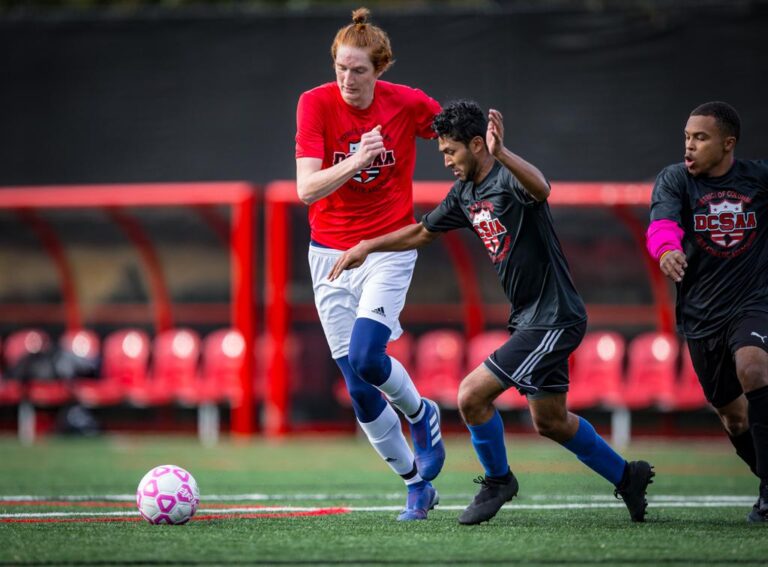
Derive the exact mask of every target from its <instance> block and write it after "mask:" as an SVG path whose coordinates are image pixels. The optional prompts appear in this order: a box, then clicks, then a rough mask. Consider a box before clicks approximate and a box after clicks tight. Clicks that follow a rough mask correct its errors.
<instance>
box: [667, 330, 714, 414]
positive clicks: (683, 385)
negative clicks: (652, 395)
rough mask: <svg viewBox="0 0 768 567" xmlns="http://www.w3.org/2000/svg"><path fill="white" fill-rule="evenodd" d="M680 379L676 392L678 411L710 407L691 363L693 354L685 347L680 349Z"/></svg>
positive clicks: (675, 402) (676, 407)
mask: <svg viewBox="0 0 768 567" xmlns="http://www.w3.org/2000/svg"><path fill="white" fill-rule="evenodd" d="M680 350H681V351H682V353H681V357H680V358H681V361H680V377H679V379H678V382H677V388H676V390H675V400H674V404H675V405H674V407H675V409H677V410H695V409H701V408H705V407H708V406H709V402H707V398H705V397H704V390H702V388H701V384H700V383H699V378H698V377H697V376H696V371H695V370H694V369H693V363H692V362H691V353H690V352H688V347H687V346H685V345H683V347H682V348H681V349H680Z"/></svg>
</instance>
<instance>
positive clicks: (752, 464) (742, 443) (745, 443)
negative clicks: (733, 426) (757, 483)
mask: <svg viewBox="0 0 768 567" xmlns="http://www.w3.org/2000/svg"><path fill="white" fill-rule="evenodd" d="M728 439H730V440H731V443H732V444H733V446H734V447H735V448H736V454H737V455H738V456H739V458H741V460H742V461H744V462H745V463H747V465H748V466H749V470H751V471H752V473H753V474H754V475H755V476H757V457H756V456H755V441H754V439H753V438H752V431H751V430H749V429H747V430H746V431H745V432H744V433H741V434H739V435H729V436H728Z"/></svg>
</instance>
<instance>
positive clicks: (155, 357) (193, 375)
mask: <svg viewBox="0 0 768 567" xmlns="http://www.w3.org/2000/svg"><path fill="white" fill-rule="evenodd" d="M199 359H200V337H199V335H198V334H197V332H195V331H193V330H191V329H169V330H167V331H163V332H161V333H160V334H159V335H157V336H156V337H155V339H154V341H153V342H152V366H151V369H150V372H149V375H148V377H147V380H146V381H145V382H144V383H142V384H139V385H137V386H134V387H133V388H131V390H130V391H129V394H128V396H129V398H130V401H131V403H132V404H133V405H135V406H139V407H146V406H161V405H167V404H170V403H171V402H173V401H174V400H175V399H176V396H177V392H179V391H181V390H182V389H184V388H185V387H189V386H190V385H192V384H193V383H194V382H195V381H196V380H197V371H198V367H197V365H198V362H199Z"/></svg>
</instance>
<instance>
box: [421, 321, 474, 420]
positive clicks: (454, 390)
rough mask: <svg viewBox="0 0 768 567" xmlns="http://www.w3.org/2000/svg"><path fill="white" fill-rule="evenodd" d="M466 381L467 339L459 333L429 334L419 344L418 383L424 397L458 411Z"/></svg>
mask: <svg viewBox="0 0 768 567" xmlns="http://www.w3.org/2000/svg"><path fill="white" fill-rule="evenodd" d="M463 377H464V336H463V335H462V334H461V333H459V332H458V331H453V330H449V329H438V330H434V331H428V332H426V333H424V334H423V335H421V336H420V337H419V339H418V340H417V341H416V371H415V373H414V382H415V383H416V387H417V388H418V389H419V392H420V393H421V395H422V396H424V397H427V398H432V399H434V400H436V401H438V402H440V403H441V404H442V405H444V406H446V407H456V397H457V395H458V392H459V383H460V382H461V379H462V378H463Z"/></svg>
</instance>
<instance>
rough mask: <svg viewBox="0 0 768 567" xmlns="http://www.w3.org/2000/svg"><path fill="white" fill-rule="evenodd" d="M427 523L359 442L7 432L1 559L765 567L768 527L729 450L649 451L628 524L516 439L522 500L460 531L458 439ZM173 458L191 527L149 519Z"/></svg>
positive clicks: (587, 485)
mask: <svg viewBox="0 0 768 567" xmlns="http://www.w3.org/2000/svg"><path fill="white" fill-rule="evenodd" d="M447 450H448V459H447V461H446V466H445V469H444V471H443V473H442V474H441V475H440V477H438V479H437V480H436V482H435V486H436V487H437V488H438V490H439V492H440V505H439V506H438V508H437V509H435V510H434V511H432V512H431V513H430V516H429V519H428V520H427V521H425V522H410V523H399V522H396V521H395V520H394V519H395V517H396V516H397V513H398V511H399V510H400V509H401V508H402V506H403V504H404V501H405V497H404V489H403V486H402V484H401V483H400V482H399V481H398V479H396V478H395V477H394V476H393V475H392V474H391V473H390V472H388V469H387V468H386V467H385V465H384V464H383V463H382V462H381V461H380V460H379V459H378V457H376V456H375V455H374V454H373V451H372V449H371V448H370V447H369V446H368V444H367V443H366V442H365V441H363V440H361V439H356V438H352V437H339V438H333V437H330V438H329V437H313V438H300V439H290V440H286V441H283V442H265V441H255V442H251V443H237V442H229V443H222V444H220V445H219V446H217V447H214V448H209V449H204V448H201V447H200V446H199V445H198V444H197V442H196V440H194V439H192V438H178V437H155V436H153V437H149V436H146V437H125V436H110V437H103V438H100V439H90V440H89V439H55V438H50V439H44V440H42V441H41V442H40V443H39V444H37V445H35V446H34V447H30V448H23V447H20V446H19V445H18V444H17V443H16V441H15V439H14V438H11V437H6V438H0V564H4V565H10V564H13V565H22V564H38V565H39V564H57V565H60V564H72V565H89V564H90V565H95V564H121V563H122V564H134V565H135V564H148V565H149V564H180V565H181V564H191V565H209V564H211V565H214V564H217V565H226V564H262V565H269V564H272V565H290V564H304V565H307V564H313V565H314V564H319V565H322V564H329V565H330V564H334V565H358V564H359V565H375V564H382V565H428V564H430V565H432V564H434V565H452V564H453V565H513V564H518V565H523V564H525V565H536V564H541V565H658V564H664V565H670V564H674V565H735V564H738V565H765V564H766V561H767V560H768V526H762V525H750V524H747V523H746V521H745V515H746V513H747V512H748V511H749V509H750V508H751V505H752V503H753V502H754V500H755V498H756V490H757V482H756V479H754V477H752V476H751V475H750V474H749V472H748V471H747V469H746V466H744V465H743V464H742V463H741V462H740V461H739V460H738V459H737V458H736V457H735V455H734V454H733V451H732V448H731V447H730V445H729V444H728V443H727V441H725V440H720V439H716V440H708V441H706V442H695V441H678V442H668V443H649V442H639V443H635V444H634V445H632V446H631V447H630V448H629V449H628V450H627V451H625V456H627V457H628V458H631V459H635V458H644V459H647V460H649V461H651V462H652V463H653V464H654V465H655V466H656V471H657V477H656V482H655V483H654V484H653V485H651V487H650V492H649V502H650V505H649V511H648V521H647V522H646V523H645V524H633V523H631V522H630V521H629V516H628V513H627V511H626V508H625V507H624V506H623V504H621V503H620V502H618V501H616V500H615V499H614V498H613V491H612V487H611V486H609V485H608V483H607V482H606V481H604V480H602V479H600V478H599V477H597V476H596V475H594V474H593V473H591V472H590V471H589V470H588V469H586V467H584V466H583V465H582V464H581V463H579V462H578V461H577V460H576V459H575V457H573V456H572V455H571V454H570V453H568V452H567V451H565V450H564V449H562V448H560V447H559V446H557V445H556V444H554V443H552V442H549V441H545V440H539V439H537V438H534V437H511V438H509V439H508V452H509V455H510V460H511V464H512V466H513V470H514V471H515V473H516V474H517V476H518V478H519V480H520V485H521V489H520V496H519V498H515V499H514V501H513V502H512V503H510V504H508V505H507V506H505V508H503V509H502V511H501V512H500V513H499V515H498V516H497V517H496V518H494V519H493V520H492V521H491V522H490V523H487V524H483V525H480V526H472V527H467V526H460V525H459V524H458V523H457V521H456V518H457V516H458V513H459V511H460V510H461V509H463V507H464V506H465V505H466V504H467V503H468V502H469V501H470V500H471V498H472V496H473V494H474V492H475V488H476V485H475V484H473V483H472V479H473V478H474V477H475V476H476V475H477V474H479V473H480V472H481V471H480V468H479V466H478V464H477V462H476V460H475V457H474V454H473V453H472V450H471V447H470V444H469V438H468V437H467V436H456V437H450V438H449V440H448V444H447ZM167 463H173V464H177V465H179V466H182V467H184V468H186V469H188V470H189V471H190V472H192V474H193V475H194V476H195V478H196V479H197V482H198V484H199V486H200V491H201V507H200V510H199V511H198V514H197V516H196V517H195V519H193V520H192V522H190V523H189V524H187V525H185V526H151V525H149V524H147V523H145V522H144V521H143V520H141V521H139V517H138V513H137V512H136V509H135V505H134V503H133V497H134V493H135V489H136V485H137V483H138V481H139V479H140V478H141V477H142V476H143V475H144V473H145V472H146V471H147V470H149V469H150V468H152V467H153V466H155V465H159V464H167Z"/></svg>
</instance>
